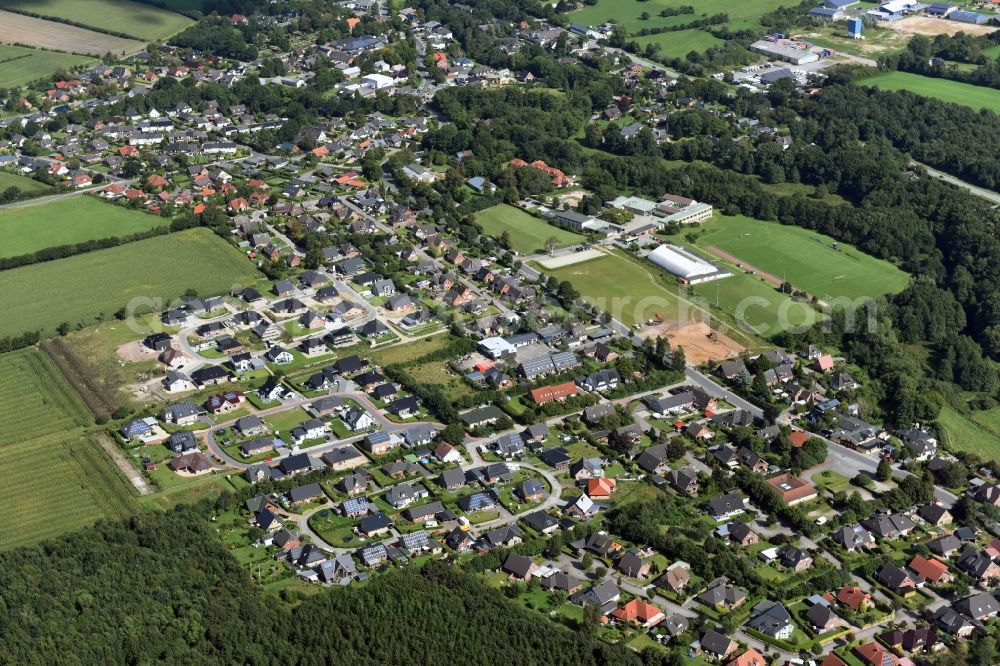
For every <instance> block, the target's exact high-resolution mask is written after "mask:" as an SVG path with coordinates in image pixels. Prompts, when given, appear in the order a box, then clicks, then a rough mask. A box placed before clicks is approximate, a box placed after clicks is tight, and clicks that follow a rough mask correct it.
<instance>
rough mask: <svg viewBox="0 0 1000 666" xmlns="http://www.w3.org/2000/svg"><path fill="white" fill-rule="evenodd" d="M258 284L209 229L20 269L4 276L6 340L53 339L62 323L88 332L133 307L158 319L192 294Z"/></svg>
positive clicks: (1, 328) (1, 332) (1, 324)
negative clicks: (34, 334) (27, 335)
mask: <svg viewBox="0 0 1000 666" xmlns="http://www.w3.org/2000/svg"><path fill="white" fill-rule="evenodd" d="M258 277H260V275H259V273H258V272H257V270H256V269H255V268H254V266H253V265H252V264H251V263H250V262H249V261H247V259H246V257H244V256H243V255H242V254H241V253H240V252H239V251H238V250H236V248H234V247H232V246H231V245H229V244H228V243H226V241H224V240H222V239H221V238H219V237H218V236H216V235H215V234H213V233H212V232H211V231H209V230H207V229H190V230H188V231H182V232H178V233H173V234H168V235H166V236H157V237H156V238H149V239H146V240H142V241H137V242H135V243H128V244H126V245H121V246H118V247H113V248H108V249H106V250H97V251H95V252H88V253H87V254H81V255H77V256H74V257H67V258H66V259H58V260H56V261H48V262H44V263H40V264H33V265H31V266H25V267H23V268H15V269H13V270H8V271H3V272H0V293H4V294H6V297H5V301H6V302H5V306H6V310H5V312H4V317H3V319H2V320H0V336H5V335H17V334H20V333H23V332H25V331H35V330H41V331H43V333H52V332H53V331H54V330H55V328H56V327H57V326H58V325H59V324H60V323H61V322H68V323H69V324H71V325H74V326H75V325H77V324H82V325H84V326H86V325H89V324H92V323H94V322H96V321H99V320H102V319H110V318H111V317H112V315H113V314H114V313H115V312H116V311H117V310H119V309H120V308H122V307H129V306H130V305H135V306H136V307H137V308H138V310H139V311H150V310H157V311H159V310H162V309H164V308H165V307H166V306H168V305H169V304H170V302H171V301H172V300H173V299H176V298H178V297H180V296H181V295H183V294H184V293H185V292H186V291H187V290H188V289H194V290H195V291H197V292H198V293H199V294H201V295H202V296H207V295H211V294H222V293H228V292H229V291H231V290H232V289H234V288H235V287H239V286H243V285H249V284H252V283H253V282H254V281H255V280H256V279H257V278H258Z"/></svg>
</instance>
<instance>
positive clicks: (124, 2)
mask: <svg viewBox="0 0 1000 666" xmlns="http://www.w3.org/2000/svg"><path fill="white" fill-rule="evenodd" d="M0 7H2V8H4V9H13V10H16V11H25V12H31V13H32V14H37V15H39V16H45V17H48V18H56V19H63V20H64V21H68V22H71V23H75V24H79V25H82V26H87V27H90V28H97V29H98V30H104V31H107V32H116V33H121V34H125V35H129V36H131V37H135V38H136V39H142V40H154V39H166V38H167V37H172V36H173V35H176V34H177V33H178V32H180V31H182V30H184V29H185V28H187V27H188V26H189V25H191V23H192V21H191V19H189V18H187V17H186V16H181V15H180V14H177V13H175V12H171V11H167V10H165V9H160V8H159V7H153V6H152V5H147V4H143V3H140V2H131V1H130V0H0Z"/></svg>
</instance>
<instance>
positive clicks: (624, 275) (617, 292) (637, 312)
mask: <svg viewBox="0 0 1000 666" xmlns="http://www.w3.org/2000/svg"><path fill="white" fill-rule="evenodd" d="M545 274H546V275H551V276H553V277H555V278H556V279H558V280H560V281H563V280H567V281H569V283H570V284H572V285H573V286H574V287H576V289H577V291H579V292H580V295H581V296H583V298H584V300H586V301H587V302H589V303H592V304H593V305H596V306H597V307H599V308H601V309H603V310H605V311H606V312H609V313H610V314H611V315H612V316H613V317H615V319H618V320H619V321H621V322H622V323H623V324H625V325H627V326H631V325H632V324H635V323H637V322H644V321H646V320H648V319H652V318H653V317H655V316H656V315H660V316H662V317H663V318H665V319H675V318H676V317H678V315H679V313H680V311H681V308H680V304H681V301H680V298H679V297H678V295H677V292H676V287H674V288H673V289H671V288H670V285H669V284H668V282H667V279H666V275H665V274H664V275H662V276H661V275H657V274H656V273H655V272H654V267H653V266H649V267H648V268H647V267H645V266H643V265H642V264H641V263H638V262H636V261H631V260H630V259H629V258H627V257H624V256H621V255H619V254H617V253H615V254H609V255H607V256H604V257H600V258H598V259H590V260H588V261H583V262H580V263H578V264H571V265H569V266H563V267H561V268H556V269H554V270H547V269H545Z"/></svg>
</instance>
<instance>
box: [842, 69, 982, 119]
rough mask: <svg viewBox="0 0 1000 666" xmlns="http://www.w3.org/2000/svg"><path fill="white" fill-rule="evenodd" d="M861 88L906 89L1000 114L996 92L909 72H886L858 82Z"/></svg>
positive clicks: (917, 93)
mask: <svg viewBox="0 0 1000 666" xmlns="http://www.w3.org/2000/svg"><path fill="white" fill-rule="evenodd" d="M858 83H860V84H861V85H863V86H875V87H876V88H879V89H881V90H890V91H896V90H907V91H909V92H911V93H914V94H916V95H923V96H925V97H933V98H935V99H939V100H941V101H942V102H950V103H952V104H961V105H963V106H968V107H970V108H972V109H976V110H977V111H981V110H982V109H989V110H990V111H993V112H994V113H1000V90H994V89H992V88H984V87H981V86H974V85H971V84H969V83H962V82H960V81H949V80H948V79H936V78H933V77H930V76H921V75H919V74H910V73H909V72H888V73H886V74H879V75H878V76H873V77H871V78H867V79H861V80H860V81H858Z"/></svg>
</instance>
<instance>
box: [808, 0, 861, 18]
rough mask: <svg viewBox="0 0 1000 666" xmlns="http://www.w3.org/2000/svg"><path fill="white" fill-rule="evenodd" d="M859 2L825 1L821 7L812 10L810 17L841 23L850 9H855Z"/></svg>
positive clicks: (847, 0)
mask: <svg viewBox="0 0 1000 666" xmlns="http://www.w3.org/2000/svg"><path fill="white" fill-rule="evenodd" d="M858 2H859V0H825V1H824V2H823V4H822V5H820V6H819V7H813V8H812V9H810V10H809V16H818V17H819V18H824V19H828V20H830V21H839V20H840V19H842V18H844V17H845V16H847V10H848V8H849V7H853V6H854V5H856V4H858Z"/></svg>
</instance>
